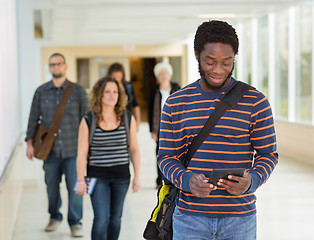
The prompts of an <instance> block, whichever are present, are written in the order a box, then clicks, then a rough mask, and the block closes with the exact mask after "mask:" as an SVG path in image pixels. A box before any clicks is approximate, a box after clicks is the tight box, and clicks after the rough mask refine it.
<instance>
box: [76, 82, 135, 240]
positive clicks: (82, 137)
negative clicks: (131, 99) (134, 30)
mask: <svg viewBox="0 0 314 240" xmlns="http://www.w3.org/2000/svg"><path fill="white" fill-rule="evenodd" d="M91 110H92V113H93V114H94V115H95V116H96V123H97V124H96V129H95V132H94V134H93V138H92V141H91V144H90V145H89V125H88V119H87V118H88V117H87V116H88V115H86V116H85V118H83V119H82V121H81V124H80V128H79V138H78V154H77V177H78V182H77V189H76V192H77V193H78V194H80V195H84V194H86V192H87V186H86V183H85V181H84V175H85V172H87V177H94V178H97V182H96V185H95V188H94V190H93V193H92V194H91V202H92V206H93V210H94V222H93V227H92V240H107V239H110V240H115V239H118V237H119V232H120V226H121V217H122V210H123V204H124V199H125V196H126V193H127V190H128V187H129V183H130V171H129V158H130V157H131V162H132V164H133V168H134V179H133V181H132V190H133V192H137V191H138V190H139V188H140V177H139V174H140V154H139V147H138V143H137V137H136V129H137V128H136V123H135V119H134V118H133V117H131V121H130V126H129V129H130V130H129V142H128V137H127V129H128V126H125V125H124V121H123V119H124V114H127V111H126V110H125V101H124V97H123V94H121V89H120V87H119V84H118V82H117V81H116V80H115V79H113V78H111V77H104V78H102V79H100V80H99V81H98V82H97V83H96V85H95V86H94V87H93V90H92V92H91Z"/></svg>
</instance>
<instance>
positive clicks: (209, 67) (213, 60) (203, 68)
mask: <svg viewBox="0 0 314 240" xmlns="http://www.w3.org/2000/svg"><path fill="white" fill-rule="evenodd" d="M198 62H199V70H200V74H201V81H203V83H204V84H203V85H204V86H205V88H206V89H204V90H208V91H213V90H218V89H220V88H222V87H225V86H226V85H227V84H228V83H229V82H230V80H231V78H230V77H231V74H232V70H233V65H234V52H233V49H232V47H231V45H229V44H223V43H206V44H205V45H204V50H203V51H202V52H201V53H200V56H199V58H198Z"/></svg>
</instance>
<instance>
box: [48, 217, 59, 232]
mask: <svg viewBox="0 0 314 240" xmlns="http://www.w3.org/2000/svg"><path fill="white" fill-rule="evenodd" d="M60 223H61V221H60V220H55V219H50V221H49V223H48V225H47V226H46V228H45V231H46V232H52V231H55V230H56V229H57V228H58V226H59V224H60Z"/></svg>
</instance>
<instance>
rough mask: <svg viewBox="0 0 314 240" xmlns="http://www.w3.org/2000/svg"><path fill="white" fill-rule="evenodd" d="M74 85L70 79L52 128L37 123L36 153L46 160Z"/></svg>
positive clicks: (34, 140) (34, 141)
mask: <svg viewBox="0 0 314 240" xmlns="http://www.w3.org/2000/svg"><path fill="white" fill-rule="evenodd" d="M72 85H73V83H72V82H70V81H69V83H68V86H67V88H66V90H65V92H64V94H63V96H62V99H61V102H60V104H59V107H58V110H57V112H56V115H55V116H54V119H53V121H52V123H51V125H50V128H46V127H45V126H44V125H42V124H41V123H38V125H37V129H36V132H35V136H34V138H33V146H34V155H35V157H36V158H38V159H41V160H44V161H45V160H46V159H47V157H48V155H49V153H50V151H51V149H52V146H53V143H54V141H55V138H56V137H57V135H58V130H59V127H60V123H61V120H62V117H63V114H64V111H65V106H66V103H67V100H68V98H69V96H70V92H71V88H72Z"/></svg>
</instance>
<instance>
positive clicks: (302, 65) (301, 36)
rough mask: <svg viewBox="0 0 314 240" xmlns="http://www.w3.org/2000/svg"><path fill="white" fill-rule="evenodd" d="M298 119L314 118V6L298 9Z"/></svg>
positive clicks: (307, 119)
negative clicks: (313, 103)
mask: <svg viewBox="0 0 314 240" xmlns="http://www.w3.org/2000/svg"><path fill="white" fill-rule="evenodd" d="M298 10H299V11H298V15H299V17H298V19H299V24H298V26H299V27H298V28H297V34H296V37H297V59H296V60H297V61H296V69H297V78H296V120H297V121H299V122H303V121H305V122H310V121H311V120H312V84H313V83H312V61H313V60H312V24H313V23H312V14H313V13H312V8H309V7H300V8H299V9H298Z"/></svg>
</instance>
